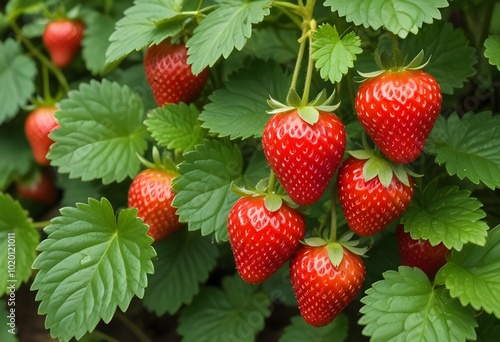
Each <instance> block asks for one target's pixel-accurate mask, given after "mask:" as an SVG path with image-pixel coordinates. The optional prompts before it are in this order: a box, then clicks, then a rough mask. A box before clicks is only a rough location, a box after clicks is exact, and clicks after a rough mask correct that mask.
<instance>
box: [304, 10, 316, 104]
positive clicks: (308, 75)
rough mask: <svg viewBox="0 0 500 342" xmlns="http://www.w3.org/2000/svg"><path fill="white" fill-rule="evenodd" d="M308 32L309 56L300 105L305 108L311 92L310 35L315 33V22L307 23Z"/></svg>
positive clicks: (312, 64)
mask: <svg viewBox="0 0 500 342" xmlns="http://www.w3.org/2000/svg"><path fill="white" fill-rule="evenodd" d="M308 26H309V30H308V33H307V37H308V38H307V39H308V41H309V56H308V59H307V72H306V81H305V83H304V92H303V93H302V104H303V105H304V106H305V105H306V104H307V103H308V102H309V92H310V91H311V81H312V74H313V71H314V61H313V59H312V53H313V51H312V43H313V41H312V33H313V32H314V31H316V20H314V19H312V20H311V21H310V22H309V25H308Z"/></svg>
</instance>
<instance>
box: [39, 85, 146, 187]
mask: <svg viewBox="0 0 500 342" xmlns="http://www.w3.org/2000/svg"><path fill="white" fill-rule="evenodd" d="M59 108H60V109H59V110H58V111H57V112H56V113H55V114H54V115H55V117H56V119H57V120H58V122H59V124H60V126H61V128H59V129H57V130H55V131H53V132H52V133H51V135H50V137H51V138H52V139H53V140H54V141H55V144H53V145H52V147H51V150H50V152H49V154H48V158H49V159H51V160H52V162H51V165H52V166H57V167H59V172H61V173H69V176H70V178H81V179H82V180H83V181H88V180H93V179H98V178H100V179H102V182H103V184H108V183H111V182H120V181H122V180H124V179H125V178H127V177H131V178H133V177H134V176H135V175H136V174H137V173H138V172H139V169H140V161H139V159H138V158H137V157H136V154H137V153H138V154H140V155H142V154H144V151H145V150H146V147H147V141H146V136H147V133H146V127H145V126H144V125H143V123H142V121H143V117H144V109H143V106H142V101H141V99H140V98H139V96H138V95H136V94H135V93H133V92H132V91H131V90H130V88H129V87H127V86H123V87H121V86H120V85H118V84H117V83H111V82H109V81H107V80H103V81H102V83H99V82H97V81H91V82H90V84H82V85H81V86H80V89H79V90H78V91H71V92H70V93H68V98H67V99H64V100H62V101H61V102H60V103H59Z"/></svg>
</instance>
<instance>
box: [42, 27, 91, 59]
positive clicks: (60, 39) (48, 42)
mask: <svg viewBox="0 0 500 342" xmlns="http://www.w3.org/2000/svg"><path fill="white" fill-rule="evenodd" d="M84 30H85V25H84V24H83V23H82V22H81V21H78V20H71V19H66V18H64V19H57V20H53V21H51V22H49V23H48V24H47V26H46V27H45V31H44V32H43V35H42V42H43V45H44V46H45V48H46V49H47V51H48V53H49V55H50V58H51V60H52V63H54V65H55V66H57V67H59V68H64V67H67V66H68V65H69V64H71V62H72V61H73V59H74V57H75V55H76V53H77V52H78V50H79V49H80V46H81V42H82V39H83V32H84Z"/></svg>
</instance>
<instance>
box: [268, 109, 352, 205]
mask: <svg viewBox="0 0 500 342" xmlns="http://www.w3.org/2000/svg"><path fill="white" fill-rule="evenodd" d="M318 112H319V119H318V121H317V122H316V123H314V124H309V123H307V122H306V121H304V120H303V119H302V118H301V117H300V116H299V113H298V111H297V110H296V109H292V110H290V111H287V112H283V113H278V114H274V115H273V116H272V117H271V119H270V120H269V121H268V122H267V124H266V127H265V128H264V134H263V137H262V146H263V148H264V154H265V156H266V158H267V161H268V162H269V165H270V166H271V169H272V170H273V171H274V173H275V174H276V177H277V178H278V180H279V181H280V183H281V184H282V185H283V188H284V189H285V191H286V192H287V194H288V195H289V196H290V198H291V199H292V200H293V201H294V202H296V203H297V204H300V205H310V204H312V203H314V202H316V201H317V200H318V199H319V198H320V197H321V195H322V194H323V193H324V191H325V190H326V188H327V186H328V183H329V182H330V180H331V178H332V176H333V174H334V173H335V171H336V170H337V168H338V167H339V165H340V163H341V162H342V157H343V156H344V150H345V144H346V134H345V128H344V124H343V123H342V122H341V121H340V119H339V118H338V117H337V116H336V115H335V114H333V113H330V112H326V111H321V110H318Z"/></svg>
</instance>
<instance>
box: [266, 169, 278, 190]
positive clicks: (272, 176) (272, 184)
mask: <svg viewBox="0 0 500 342" xmlns="http://www.w3.org/2000/svg"><path fill="white" fill-rule="evenodd" d="M275 186H276V175H275V174H274V172H273V171H272V170H271V173H270V174H269V182H268V183H267V191H268V192H271V193H273V194H274V188H275Z"/></svg>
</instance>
